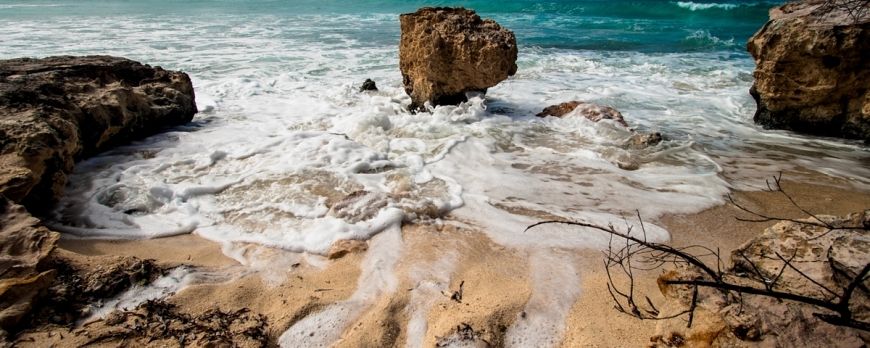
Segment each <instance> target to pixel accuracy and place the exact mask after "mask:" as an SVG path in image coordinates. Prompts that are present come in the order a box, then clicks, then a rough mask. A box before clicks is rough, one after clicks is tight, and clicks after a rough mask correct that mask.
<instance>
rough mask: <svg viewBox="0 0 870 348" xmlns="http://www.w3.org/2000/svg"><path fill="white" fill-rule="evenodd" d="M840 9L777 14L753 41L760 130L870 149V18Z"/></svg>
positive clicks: (799, 8) (788, 8) (815, 4)
mask: <svg viewBox="0 0 870 348" xmlns="http://www.w3.org/2000/svg"><path fill="white" fill-rule="evenodd" d="M837 3H838V2H833V1H827V2H826V1H819V0H812V1H801V2H795V3H789V4H786V5H783V6H781V7H778V8H774V9H772V10H771V11H770V21H768V22H767V24H765V25H764V27H762V28H761V30H759V31H758V32H757V33H756V34H755V35H754V36H753V37H752V38H751V39H750V40H749V43H748V45H747V49H748V50H749V53H751V54H752V57H753V58H755V64H756V68H755V73H754V76H755V83H754V84H753V85H752V89H751V94H752V96H753V97H754V98H755V101H756V103H757V105H758V109H757V111H756V113H755V122H756V123H759V124H761V125H763V126H765V127H767V128H777V129H788V130H794V131H798V132H804V133H810V134H818V135H827V136H838V137H845V138H855V139H864V140H865V141H870V53H868V52H870V11H863V12H858V11H855V12H851V14H850V12H848V11H847V10H846V6H847V4H846V3H843V4H842V6H838V5H836V4H837ZM854 3H855V4H859V2H854ZM863 6H867V5H866V3H865V4H864V5H863ZM862 14H863V15H862Z"/></svg>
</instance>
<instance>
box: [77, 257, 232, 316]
mask: <svg viewBox="0 0 870 348" xmlns="http://www.w3.org/2000/svg"><path fill="white" fill-rule="evenodd" d="M229 274H230V273H227V272H210V271H202V270H196V269H193V268H190V267H187V266H181V267H176V268H174V269H172V270H171V271H169V273H168V274H166V275H164V276H162V277H160V278H157V279H156V280H154V281H153V282H151V283H149V284H146V285H134V286H132V287H131V288H130V289H128V290H127V291H125V292H123V293H121V294H120V295H118V296H115V297H114V298H111V299H107V300H105V301H101V302H100V303H95V304H92V305H91V308H90V313H91V314H90V315H89V316H88V317H86V318H85V319H82V320H80V321H79V323H80V324H84V323H88V322H91V321H94V320H96V319H103V318H105V317H106V315H108V314H109V313H111V312H113V311H115V310H122V311H126V310H132V309H134V308H136V307H137V306H139V305H140V304H142V303H144V302H146V301H149V300H156V299H161V298H165V297H167V296H170V295H172V294H174V293H176V292H178V291H179V290H181V289H182V288H184V287H186V286H188V285H191V284H197V283H203V282H210V283H215V282H225V281H228V280H230V279H231V276H229Z"/></svg>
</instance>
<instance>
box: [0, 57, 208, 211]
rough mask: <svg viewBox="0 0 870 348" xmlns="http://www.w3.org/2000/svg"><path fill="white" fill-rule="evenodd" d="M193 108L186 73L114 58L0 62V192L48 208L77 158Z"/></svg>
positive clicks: (187, 115) (185, 116) (186, 115)
mask: <svg viewBox="0 0 870 348" xmlns="http://www.w3.org/2000/svg"><path fill="white" fill-rule="evenodd" d="M196 111H197V109H196V103H195V101H194V92H193V86H192V85H191V82H190V78H189V77H188V76H187V74H185V73H182V72H175V71H167V70H163V69H162V68H160V67H151V66H148V65H143V64H140V63H137V62H134V61H131V60H128V59H125V58H117V57H109V56H87V57H70V56H65V57H49V58H44V59H30V58H20V59H11V60H3V61H0V194H3V195H5V196H6V197H7V198H9V199H11V200H12V201H15V202H20V203H22V204H24V205H25V206H26V207H27V208H28V209H29V210H30V211H31V212H34V211H41V210H45V209H48V208H49V207H50V206H51V203H52V202H53V201H55V200H56V199H57V198H58V196H59V195H60V194H61V193H62V191H63V188H64V185H65V183H66V176H67V174H68V173H70V172H71V171H72V169H73V165H74V163H75V161H76V160H78V159H81V158H83V157H85V156H88V155H91V154H95V153H97V152H99V151H103V150H105V149H107V148H109V147H111V146H113V145H117V144H120V143H125V142H128V141H130V140H133V139H137V138H141V137H144V136H147V135H151V134H154V133H156V132H157V131H159V130H161V129H164V128H166V127H168V126H173V125H178V124H183V123H186V122H189V121H190V120H191V118H192V117H193V115H194V114H195V113H196Z"/></svg>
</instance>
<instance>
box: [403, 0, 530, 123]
mask: <svg viewBox="0 0 870 348" xmlns="http://www.w3.org/2000/svg"><path fill="white" fill-rule="evenodd" d="M399 20H400V22H401V28H402V37H401V42H400V44H399V67H400V69H401V70H402V81H403V83H404V85H405V92H407V93H408V95H410V96H411V101H412V104H411V108H412V109H419V108H421V107H422V106H423V104H424V103H426V102H430V103H432V104H433V105H444V104H458V103H460V102H462V101H465V100H466V94H465V93H466V92H486V90H487V89H488V88H490V87H492V86H495V85H496V84H498V83H499V82H501V81H503V80H505V79H507V78H508V77H509V76H512V75H514V74H515V73H516V71H517V64H516V61H517V42H516V37H515V36H514V34H513V32H511V31H510V30H507V29H504V28H502V27H501V26H500V25H498V23H496V22H495V21H493V20H491V19H481V18H480V16H478V15H477V14H475V13H474V11H472V10H466V9H464V8H444V7H439V8H432V7H426V8H422V9H420V10H418V11H417V12H414V13H407V14H403V15H401V16H400V17H399Z"/></svg>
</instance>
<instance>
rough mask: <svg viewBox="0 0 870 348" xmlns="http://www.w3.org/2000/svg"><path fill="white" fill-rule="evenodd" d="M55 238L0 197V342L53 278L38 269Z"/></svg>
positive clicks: (47, 272) (15, 325) (50, 274)
mask: <svg viewBox="0 0 870 348" xmlns="http://www.w3.org/2000/svg"><path fill="white" fill-rule="evenodd" d="M58 237H59V235H58V234H57V233H56V232H52V231H50V230H48V229H47V228H45V227H42V226H41V225H40V224H39V220H38V219H36V218H34V217H32V216H31V215H30V214H29V213H28V212H27V210H25V209H24V207H22V206H21V205H18V204H14V203H12V202H9V201H8V200H7V199H5V198H4V197H3V196H2V195H0V341H2V339H3V338H5V336H6V333H8V332H10V331H13V330H14V329H15V328H16V327H17V326H18V325H19V322H20V321H21V320H22V318H24V317H25V316H26V315H27V314H28V313H30V310H31V308H32V307H33V301H34V298H35V297H36V296H37V295H38V294H39V293H40V292H41V291H43V290H45V289H46V288H48V287H49V285H50V284H51V282H52V281H53V280H54V279H55V275H56V272H55V271H54V270H51V269H49V270H45V269H43V267H41V266H42V265H43V264H44V263H45V262H46V258H47V257H48V256H49V254H50V253H51V252H52V251H53V250H54V249H55V246H56V244H57V239H58Z"/></svg>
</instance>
